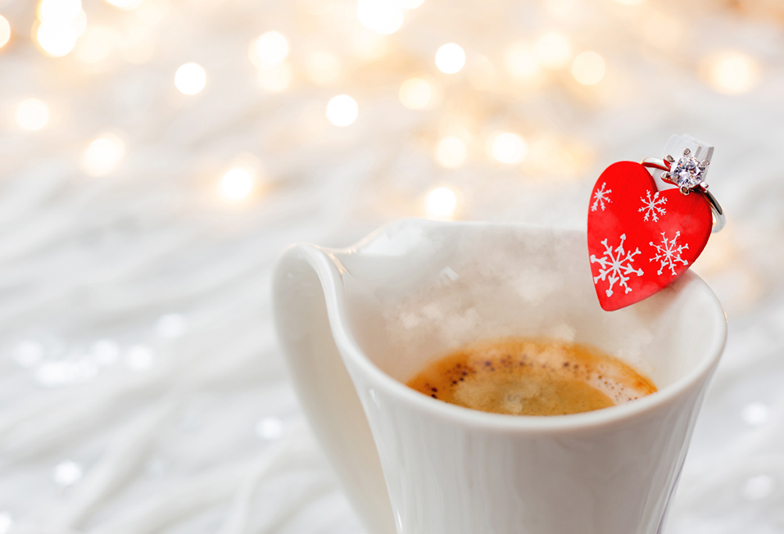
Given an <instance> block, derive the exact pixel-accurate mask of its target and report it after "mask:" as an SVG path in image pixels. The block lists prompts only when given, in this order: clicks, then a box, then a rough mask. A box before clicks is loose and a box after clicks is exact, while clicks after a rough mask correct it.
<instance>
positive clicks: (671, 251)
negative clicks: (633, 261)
mask: <svg viewBox="0 0 784 534" xmlns="http://www.w3.org/2000/svg"><path fill="white" fill-rule="evenodd" d="M661 235H662V242H661V243H660V244H658V245H654V244H653V241H651V242H650V243H649V244H650V245H651V246H652V247H655V248H656V255H655V256H654V257H653V258H651V259H650V261H658V262H660V267H659V271H658V272H657V273H656V274H661V273H662V272H664V269H665V268H666V267H669V269H670V273H672V275H673V276H675V274H676V273H675V264H677V263H678V262H681V263H682V264H683V265H688V264H689V262H688V261H686V260H684V259H683V258H681V252H683V251H684V250H686V249H688V248H689V244H688V243H686V244H685V245H678V243H677V241H678V238H679V237H680V236H681V233H680V231H678V232H675V237H673V238H672V239H667V237H665V235H664V232H662V233H661Z"/></svg>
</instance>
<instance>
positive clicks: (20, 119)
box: [16, 98, 49, 132]
mask: <svg viewBox="0 0 784 534" xmlns="http://www.w3.org/2000/svg"><path fill="white" fill-rule="evenodd" d="M16 122H17V124H19V126H21V127H22V128H23V129H25V130H28V131H31V132H34V131H37V130H40V129H41V128H43V127H44V126H46V124H47V123H48V122H49V107H48V106H47V105H46V104H45V103H43V102H42V101H40V100H38V99H37V98H28V99H26V100H22V101H21V102H19V104H18V105H17V106H16Z"/></svg>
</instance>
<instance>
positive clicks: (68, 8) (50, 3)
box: [37, 0, 82, 24]
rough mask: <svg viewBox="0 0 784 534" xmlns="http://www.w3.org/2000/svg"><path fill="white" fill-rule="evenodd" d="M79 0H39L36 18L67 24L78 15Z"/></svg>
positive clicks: (80, 4) (79, 10) (80, 3)
mask: <svg viewBox="0 0 784 534" xmlns="http://www.w3.org/2000/svg"><path fill="white" fill-rule="evenodd" d="M81 11H82V2H81V0H41V2H40V3H39V4H38V10H37V14H38V20H40V21H41V22H56V23H59V24H67V23H70V22H73V21H74V20H76V19H77V18H78V17H79V14H80V12H81Z"/></svg>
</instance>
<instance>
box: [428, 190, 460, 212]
mask: <svg viewBox="0 0 784 534" xmlns="http://www.w3.org/2000/svg"><path fill="white" fill-rule="evenodd" d="M426 207H427V215H428V217H430V218H431V219H450V218H452V217H453V216H454V213H455V209H456V208H457V195H456V194H455V193H454V191H452V190H451V189H449V188H448V187H436V188H435V189H433V190H432V191H430V193H429V194H428V195H427V201H426Z"/></svg>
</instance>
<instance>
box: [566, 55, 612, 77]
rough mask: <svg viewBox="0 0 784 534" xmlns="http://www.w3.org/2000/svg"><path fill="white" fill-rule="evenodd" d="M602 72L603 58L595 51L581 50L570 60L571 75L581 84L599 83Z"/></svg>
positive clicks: (603, 69)
mask: <svg viewBox="0 0 784 534" xmlns="http://www.w3.org/2000/svg"><path fill="white" fill-rule="evenodd" d="M604 72H605V66H604V58H603V57H602V56H600V55H599V54H597V53H596V52H583V53H582V54H580V55H578V56H577V57H576V58H574V61H573V62H572V76H574V79H575V80H577V81H578V82H580V83H581V84H583V85H595V84H597V83H599V82H600V81H602V78H604Z"/></svg>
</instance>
